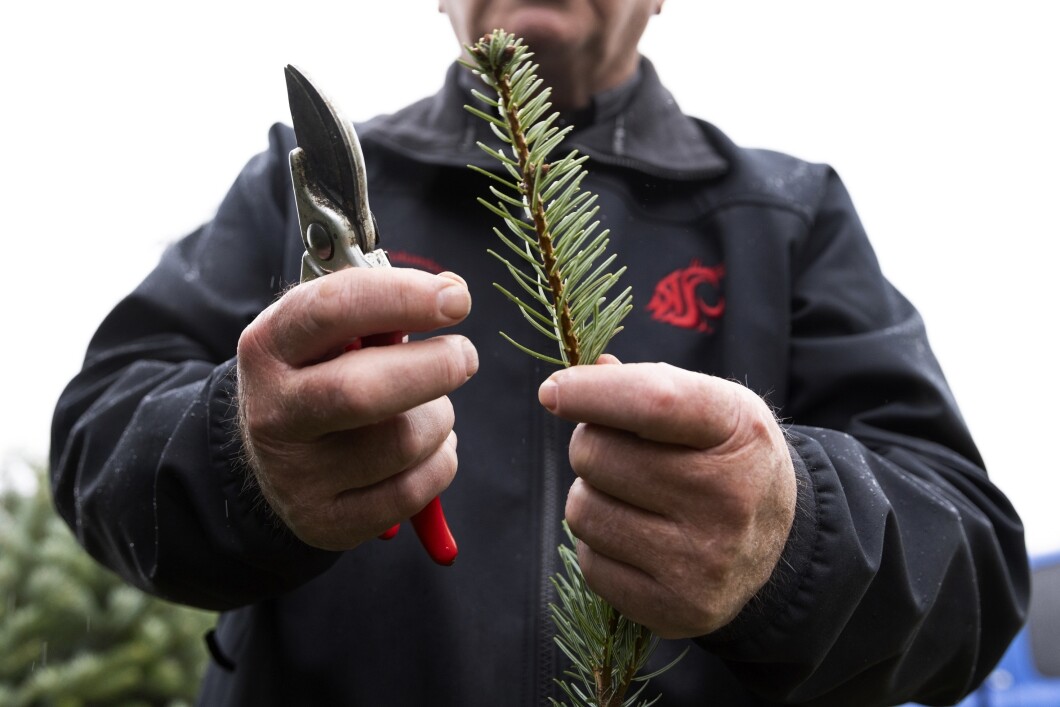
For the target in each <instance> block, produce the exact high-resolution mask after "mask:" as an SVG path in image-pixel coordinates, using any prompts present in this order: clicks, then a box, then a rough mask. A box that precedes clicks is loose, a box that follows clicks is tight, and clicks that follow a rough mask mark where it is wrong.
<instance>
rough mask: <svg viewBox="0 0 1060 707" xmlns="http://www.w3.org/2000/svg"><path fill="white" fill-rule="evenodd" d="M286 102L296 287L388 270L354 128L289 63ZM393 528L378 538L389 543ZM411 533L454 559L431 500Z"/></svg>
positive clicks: (386, 338) (433, 552)
mask: <svg viewBox="0 0 1060 707" xmlns="http://www.w3.org/2000/svg"><path fill="white" fill-rule="evenodd" d="M285 73H286V75H287V99H288V101H289V103H290V105H291V119H292V122H293V125H294V134H295V138H296V139H297V141H298V147H296V148H295V149H293V150H291V157H290V159H291V178H292V181H293V183H294V197H295V204H296V205H297V208H298V224H299V230H300V231H301V235H302V243H303V244H304V245H305V254H304V255H303V256H302V276H301V281H302V282H306V281H308V280H313V279H315V278H318V277H323V276H324V275H327V274H328V273H332V272H335V271H336V270H342V269H343V268H388V267H390V261H389V260H388V259H387V256H386V253H385V252H384V251H383V250H382V249H381V248H379V247H378V244H379V231H378V228H377V227H376V222H375V216H374V215H373V214H372V211H371V209H370V208H369V207H368V180H367V178H366V176H365V168H364V156H363V154H362V153H361V145H360V142H359V141H358V139H357V132H356V131H355V130H354V128H353V123H351V122H349V121H347V120H345V119H343V118H342V116H341V115H340V114H339V112H338V111H337V110H336V109H335V107H334V105H333V104H332V103H331V101H329V100H328V99H327V98H326V97H325V96H324V94H323V93H321V92H320V90H319V89H318V88H317V87H316V86H314V85H313V83H312V82H311V81H310V80H309V79H308V78H307V77H306V75H305V74H303V73H302V72H301V71H300V70H298V69H297V68H296V67H294V66H290V65H288V66H287V68H286V69H285ZM403 338H404V335H403V334H402V332H390V333H381V334H373V335H371V336H363V337H360V338H358V339H355V340H354V341H352V342H350V344H348V345H347V347H346V349H347V350H356V349H361V348H367V347H369V346H389V345H392V344H400V343H401V342H402V340H403ZM399 527H400V526H399V525H395V526H394V527H392V528H390V529H389V530H388V531H386V532H385V533H383V534H382V535H380V537H381V538H383V539H390V538H392V537H394V535H396V534H397V532H398V528H399ZM412 527H413V529H415V531H416V535H417V536H418V537H419V539H420V542H421V543H422V544H423V547H424V549H426V550H427V554H429V555H430V556H431V559H433V560H434V561H435V562H437V563H438V564H441V565H451V564H453V561H454V560H455V559H456V553H457V548H456V541H455V540H454V539H453V535H452V533H450V532H449V526H448V524H447V523H446V520H445V515H444V513H443V512H442V504H441V501H440V500H439V499H438V497H435V498H434V500H432V501H431V502H430V503H429V504H427V506H426V507H425V508H424V509H423V510H421V511H419V512H418V513H416V514H415V515H414V516H412Z"/></svg>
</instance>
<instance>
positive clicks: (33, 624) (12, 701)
mask: <svg viewBox="0 0 1060 707" xmlns="http://www.w3.org/2000/svg"><path fill="white" fill-rule="evenodd" d="M213 622H214V617H213V615H212V614H210V613H207V612H204V611H196V610H192V609H187V608H183V607H178V606H176V605H173V604H169V603H167V602H164V601H161V600H158V599H154V598H152V597H149V596H147V595H146V594H144V593H142V592H140V591H139V590H137V589H133V588H132V587H129V586H127V585H125V584H123V583H122V581H121V580H120V579H119V578H118V577H117V576H115V575H114V574H112V573H111V572H109V571H107V570H105V569H103V568H102V567H100V566H99V565H98V564H96V562H95V561H94V560H93V559H92V558H91V557H89V556H88V555H87V554H86V553H85V551H84V550H82V549H81V547H80V546H79V545H78V544H77V542H76V541H75V539H74V538H73V536H72V534H71V533H70V530H69V528H67V526H66V525H65V524H64V523H63V521H62V520H61V519H60V518H59V517H58V516H57V515H56V513H55V511H54V510H53V508H52V505H51V500H50V498H49V494H48V490H47V483H46V481H45V480H44V475H43V474H41V475H40V483H39V484H38V490H37V492H36V493H35V494H31V495H25V494H21V493H18V492H15V491H10V490H9V491H5V492H3V493H0V705H5V707H21V706H23V705H25V706H31V705H47V706H52V705H54V706H56V707H80V706H82V705H83V706H85V707H88V706H105V705H106V706H109V705H127V706H132V705H169V706H171V707H175V706H176V705H184V704H190V703H191V701H192V700H193V699H194V697H195V694H196V691H197V689H198V685H199V680H200V678H201V675H202V671H203V669H204V667H205V663H206V650H205V646H204V643H203V639H202V637H203V634H204V633H205V632H206V631H207V630H208V628H209V627H210V626H212V625H213Z"/></svg>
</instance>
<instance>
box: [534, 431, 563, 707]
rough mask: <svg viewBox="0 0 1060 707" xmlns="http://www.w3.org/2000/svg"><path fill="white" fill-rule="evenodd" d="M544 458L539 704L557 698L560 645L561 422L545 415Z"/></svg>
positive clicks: (538, 675)
mask: <svg viewBox="0 0 1060 707" xmlns="http://www.w3.org/2000/svg"><path fill="white" fill-rule="evenodd" d="M542 418H543V421H542V426H543V429H542V444H543V447H544V449H543V450H542V452H543V453H542V455H541V460H542V464H541V534H540V545H539V552H540V557H539V558H538V571H539V575H538V606H537V617H536V624H537V691H536V692H537V698H538V699H537V704H539V705H547V704H549V698H552V697H555V683H554V682H553V678H554V677H555V675H556V673H557V670H556V665H555V663H556V645H555V642H554V640H553V637H554V635H555V631H554V629H553V626H552V620H551V617H550V611H549V604H550V603H552V602H553V601H554V600H555V599H554V596H553V595H554V593H555V590H554V588H553V586H552V579H551V578H552V575H553V574H555V572H556V570H557V567H558V559H557V558H558V553H557V547H558V545H559V535H560V533H559V530H560V521H561V520H562V518H561V516H560V508H559V493H558V492H559V475H560V468H559V466H560V465H559V444H558V442H559V439H558V437H559V430H558V425H559V420H557V419H556V418H554V417H552V416H551V415H547V414H542Z"/></svg>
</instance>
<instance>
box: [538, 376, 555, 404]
mask: <svg viewBox="0 0 1060 707" xmlns="http://www.w3.org/2000/svg"><path fill="white" fill-rule="evenodd" d="M537 399H538V401H540V403H541V404H542V405H544V406H545V408H546V409H548V410H549V411H550V412H551V411H555V409H556V405H557V404H558V403H559V386H558V385H557V384H556V382H555V381H553V380H552V379H551V378H549V379H548V380H547V381H545V382H544V383H542V384H541V387H540V388H538V389H537Z"/></svg>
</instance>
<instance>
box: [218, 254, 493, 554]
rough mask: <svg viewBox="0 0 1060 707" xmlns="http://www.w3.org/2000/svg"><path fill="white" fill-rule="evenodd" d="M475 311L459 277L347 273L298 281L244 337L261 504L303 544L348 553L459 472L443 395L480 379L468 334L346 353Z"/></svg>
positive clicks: (245, 409)
mask: <svg viewBox="0 0 1060 707" xmlns="http://www.w3.org/2000/svg"><path fill="white" fill-rule="evenodd" d="M470 310H471V296H470V295H469V293H468V290H467V285H466V283H465V282H464V281H463V280H462V279H460V278H459V277H458V276H456V275H453V274H451V273H444V274H442V275H430V274H428V273H424V272H421V271H418V270H406V269H399V268H385V269H384V268H379V269H374V268H348V269H345V270H340V271H338V272H335V273H332V274H329V275H327V276H325V277H321V278H317V279H316V280H312V281H310V282H306V283H304V284H301V285H299V286H297V287H295V288H293V289H291V290H290V291H288V292H287V293H286V294H285V295H284V296H283V297H282V298H280V299H279V300H278V301H277V302H276V303H274V304H273V305H272V306H270V307H269V308H267V309H266V310H265V311H263V312H262V313H261V314H260V315H259V316H258V317H257V319H255V320H254V321H253V322H251V324H250V325H249V326H248V327H247V328H246V329H245V330H244V331H243V334H242V336H241V337H240V340H239V348H238V351H237V368H238V374H239V414H240V422H241V427H242V430H243V444H244V447H245V449H246V452H247V456H248V458H249V461H250V464H251V467H252V469H253V471H254V475H255V478H256V479H257V482H258V485H259V487H260V489H261V493H262V495H263V496H264V498H265V500H266V501H267V502H268V504H269V505H270V506H271V507H272V509H273V510H274V511H275V513H276V514H277V515H278V516H279V517H280V519H281V520H283V522H284V523H286V525H287V526H288V527H289V528H290V529H291V530H292V531H293V532H294V534H295V535H297V536H298V537H299V538H300V539H301V540H302V541H303V542H305V543H307V544H309V545H312V546H315V547H319V548H324V549H328V550H344V549H349V548H352V547H354V546H356V545H358V544H360V543H361V542H363V541H365V540H368V539H370V538H374V537H375V536H377V535H379V534H380V533H382V532H383V531H385V530H386V529H387V528H390V527H391V526H393V525H394V524H395V523H398V522H400V521H402V520H405V519H406V518H408V517H410V516H411V515H413V514H414V513H416V512H417V511H419V510H420V509H422V508H423V507H424V506H426V505H427V503H428V502H429V501H430V500H431V499H432V498H434V497H435V496H436V495H438V494H439V493H441V492H442V491H443V490H444V489H445V488H446V487H447V486H449V483H450V482H451V481H452V480H453V477H454V475H455V474H456V435H455V434H454V433H453V420H454V416H453V406H452V404H451V403H450V402H449V399H448V398H447V397H446V395H447V394H448V393H449V392H451V391H452V390H454V389H456V388H457V387H459V386H460V385H462V384H463V383H464V382H465V381H466V380H467V379H468V378H470V377H471V376H472V375H473V374H474V373H475V371H476V370H477V369H478V354H477V352H476V351H475V348H474V346H473V345H472V344H471V342H470V341H468V340H467V339H466V338H464V337H462V336H455V335H448V336H437V337H434V338H430V339H427V340H425V341H413V342H408V343H405V344H400V345H397V346H387V347H383V348H365V349H360V350H357V351H344V349H345V347H346V345H347V344H348V343H349V342H350V341H352V340H353V339H355V338H357V337H363V336H368V335H371V334H381V333H386V332H393V331H401V332H426V331H433V330H435V329H439V328H441V327H446V326H450V325H453V324H456V323H458V322H460V321H462V320H463V319H464V318H465V317H466V316H467V315H468V312H469V311H470Z"/></svg>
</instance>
